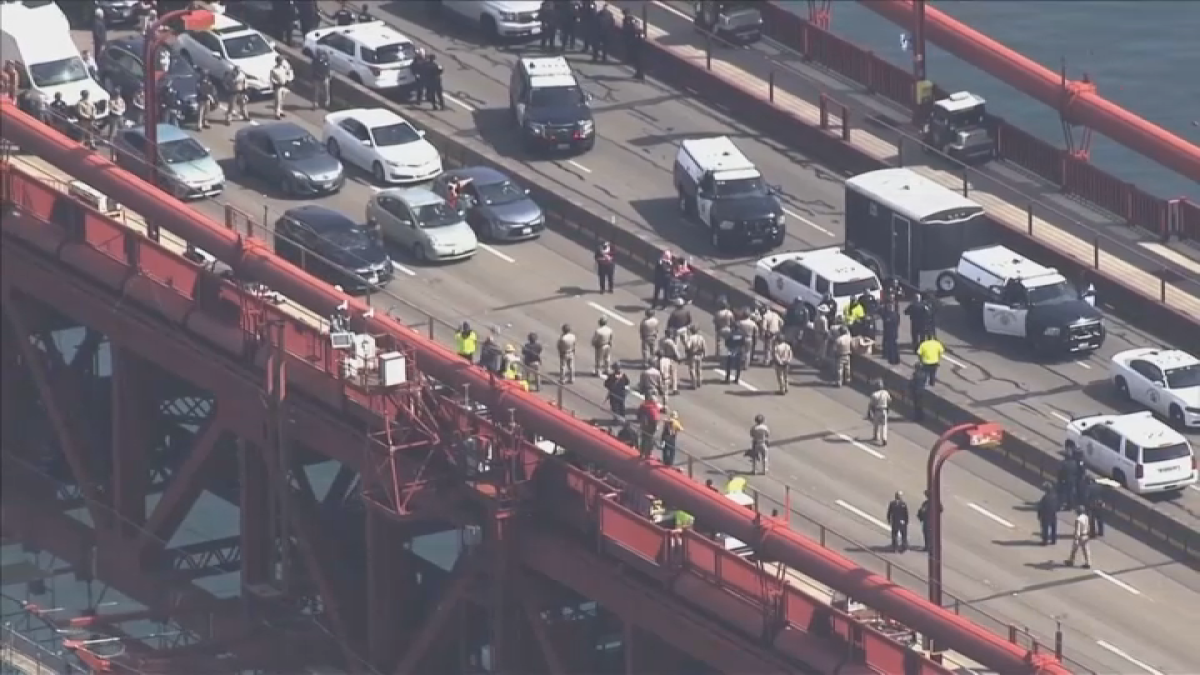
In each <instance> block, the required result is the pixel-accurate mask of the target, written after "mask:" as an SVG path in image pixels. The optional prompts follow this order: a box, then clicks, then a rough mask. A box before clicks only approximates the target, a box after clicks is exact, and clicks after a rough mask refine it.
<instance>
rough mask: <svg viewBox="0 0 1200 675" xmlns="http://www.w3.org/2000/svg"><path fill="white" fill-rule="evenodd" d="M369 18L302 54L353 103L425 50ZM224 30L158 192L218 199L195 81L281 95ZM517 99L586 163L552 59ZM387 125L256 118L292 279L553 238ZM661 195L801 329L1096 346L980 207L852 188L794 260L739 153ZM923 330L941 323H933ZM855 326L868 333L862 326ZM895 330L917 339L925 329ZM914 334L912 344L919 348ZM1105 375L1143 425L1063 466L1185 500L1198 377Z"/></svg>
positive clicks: (190, 54) (236, 35) (477, 169)
mask: <svg viewBox="0 0 1200 675" xmlns="http://www.w3.org/2000/svg"><path fill="white" fill-rule="evenodd" d="M447 4H449V3H447ZM481 4H484V5H488V4H489V3H481ZM500 4H508V5H531V6H536V5H537V4H538V3H537V2H532V3H514V2H508V3H500ZM9 14H12V15H13V16H16V14H14V13H13V12H9ZM505 16H507V15H505ZM367 18H368V19H369V20H365V21H362V22H359V23H349V24H344V25H337V26H333V27H325V28H319V29H317V30H314V31H310V32H309V33H308V34H306V35H304V36H303V39H302V45H303V52H304V54H305V55H306V56H308V57H309V58H312V59H322V60H323V61H324V62H326V63H327V64H328V66H329V70H330V72H331V73H334V74H338V75H341V76H344V77H346V78H348V79H349V80H351V81H353V82H354V83H356V84H358V85H359V86H363V87H368V88H371V89H375V90H379V91H384V92H394V91H395V90H401V91H403V90H405V89H406V88H409V87H411V86H412V84H413V82H414V80H415V77H414V73H413V67H414V63H416V62H417V59H419V58H421V50H420V49H419V48H418V47H417V46H416V45H415V44H414V42H413V41H412V40H411V39H409V38H408V37H406V36H405V35H403V34H402V33H400V32H399V31H397V30H396V29H394V28H393V27H391V26H390V25H388V24H387V23H385V22H383V21H377V20H373V19H370V18H369V17H367ZM510 18H511V17H510ZM216 19H217V20H216V21H215V23H214V24H213V25H212V26H211V27H209V28H207V29H201V30H186V31H184V32H183V33H181V34H180V35H179V36H178V38H177V39H176V40H175V41H174V42H173V44H172V47H171V53H170V54H169V55H168V56H167V57H165V58H166V60H167V62H166V63H164V64H163V65H164V66H165V67H164V68H161V70H162V71H163V73H164V75H163V77H164V78H165V80H164V81H165V82H166V83H167V84H169V88H170V90H171V91H172V92H173V95H174V96H176V97H177V98H178V101H179V106H180V110H179V111H178V112H180V113H181V114H180V115H179V117H178V118H177V119H178V121H179V124H168V123H161V124H159V125H158V126H157V134H156V137H157V143H158V156H159V158H160V162H159V163H160V168H159V175H160V176H162V177H165V180H160V182H159V184H160V185H162V186H163V187H164V188H165V189H167V190H169V191H170V192H172V193H173V194H174V195H175V196H176V197H178V198H180V199H201V198H206V197H211V196H214V195H217V194H219V193H221V192H222V190H223V189H224V188H225V185H226V183H227V181H228V178H227V176H226V175H225V173H224V171H223V169H222V167H221V165H220V164H219V163H218V162H217V161H216V160H215V159H214V157H213V156H212V153H211V152H210V151H209V150H208V149H207V148H206V147H205V146H204V145H203V144H202V143H200V142H199V141H198V140H197V139H196V138H194V137H193V136H192V135H191V133H190V132H188V131H185V130H184V129H183V128H181V126H180V125H181V124H183V123H185V122H186V121H188V120H189V119H194V116H195V111H196V110H197V109H198V108H197V105H198V104H197V103H196V99H197V96H198V93H197V92H198V90H199V87H198V85H197V82H198V79H199V78H200V77H204V76H207V77H211V78H214V79H216V80H217V81H218V82H223V81H225V80H226V79H227V77H226V76H227V75H229V74H230V73H234V74H235V75H236V74H237V73H241V74H242V76H244V82H245V91H246V92H247V93H248V94H254V95H261V96H266V97H270V96H272V95H273V89H274V85H273V84H272V83H273V81H275V80H276V79H277V77H278V75H277V74H276V73H275V72H274V69H275V68H276V67H281V66H280V64H281V63H283V61H282V60H281V59H280V56H279V53H278V52H277V51H276V49H275V44H274V42H272V41H271V40H270V39H269V38H267V37H266V36H264V35H263V34H262V33H260V32H259V31H258V30H256V29H255V28H252V27H250V26H248V25H246V24H243V23H240V22H239V21H236V20H234V19H233V18H230V17H228V16H224V15H220V16H217V17H216ZM509 23H511V21H510V22H508V23H505V22H504V21H501V22H499V23H496V21H493V22H492V23H491V24H490V25H488V26H485V28H489V30H491V31H501V32H503V31H502V29H503V30H507V28H505V27H506V26H508V25H509ZM64 25H65V23H64ZM534 25H535V26H536V23H535V24H534ZM5 35H6V40H7V39H8V36H9V33H8V32H7V31H6V33H5ZM13 40H16V37H13ZM142 47H143V45H142V43H141V39H140V38H122V39H114V40H112V41H110V42H109V43H108V44H107V45H106V46H105V47H104V49H103V50H102V51H101V52H100V53H99V54H98V55H97V56H98V61H99V63H98V65H97V67H96V68H95V69H94V75H93V77H98V78H100V79H101V80H102V81H103V83H104V86H103V88H101V87H100V86H99V85H98V84H97V87H96V88H97V89H98V90H99V91H100V92H102V93H103V92H105V91H107V92H108V94H109V95H112V93H113V92H119V93H118V95H124V96H129V95H130V92H131V91H132V89H133V88H134V87H135V86H136V83H137V82H138V81H140V80H141V79H142V78H143V77H144V71H145V68H144V64H143V63H142V62H141V54H142ZM13 48H14V49H26V46H25V45H24V44H23V43H18V44H16V46H14V47H13ZM509 90H510V91H509V101H508V107H509V113H510V115H509V117H510V119H511V121H512V124H513V125H514V129H513V132H514V135H515V136H517V137H519V138H520V139H521V140H522V143H523V146H524V147H525V148H526V150H527V151H528V152H529V153H530V154H531V155H532V156H542V155H545V154H551V155H553V154H563V153H567V154H575V153H582V152H588V151H589V150H591V148H592V147H593V146H594V144H595V140H596V120H595V119H594V118H593V115H592V112H591V110H590V105H589V102H590V100H591V97H590V96H589V95H588V94H587V93H586V91H585V90H584V88H583V87H582V86H581V84H580V81H579V80H578V79H577V77H576V75H575V73H574V71H573V69H572V67H571V65H570V63H569V62H568V61H567V60H566V59H565V58H563V57H562V56H523V57H521V58H518V59H516V60H515V62H514V65H513V69H512V74H511V78H510V82H509ZM222 95H224V93H222ZM960 98H961V97H960ZM277 110H278V104H277ZM398 110H400V108H398V107H395V106H390V107H387V108H382V107H380V108H354V109H344V110H338V111H335V112H329V113H327V114H326V115H325V116H324V118H323V121H322V123H321V124H320V129H319V131H318V132H316V133H319V137H317V136H316V135H314V133H310V132H309V131H308V130H306V129H305V128H304V127H303V126H302V125H300V124H297V123H295V122H292V121H288V120H287V119H276V120H273V121H265V122H260V121H257V120H256V121H254V122H253V123H252V124H251V125H247V126H244V127H241V128H240V129H239V130H237V132H236V133H235V134H234V141H233V155H234V161H233V166H234V168H235V169H236V171H237V172H238V173H239V174H240V175H244V176H255V177H258V178H260V179H262V180H263V181H264V182H267V183H268V184H270V185H272V186H275V187H276V188H277V189H278V190H279V191H280V192H281V193H283V194H285V195H287V196H289V197H292V198H296V199H301V200H304V199H312V200H318V201H315V202H314V203H312V204H305V205H298V206H296V207H295V208H292V209H290V210H288V211H287V213H285V214H284V215H283V217H281V218H279V220H278V221H277V222H276V223H275V237H276V247H277V250H278V251H279V252H280V254H281V255H283V256H284V257H287V258H289V259H292V260H295V261H297V262H298V263H302V262H303V260H302V259H303V258H304V257H305V256H302V255H300V251H302V250H308V251H311V252H314V253H317V254H318V255H316V256H308V258H310V259H311V258H314V257H315V258H320V259H321V261H322V262H321V263H320V266H319V269H318V268H317V267H313V268H311V271H313V272H314V273H315V274H318V275H320V276H322V277H324V278H326V279H327V280H328V281H329V282H330V283H334V284H337V285H339V286H341V287H343V288H344V289H346V290H347V291H368V290H370V289H373V288H378V287H380V286H382V285H384V284H387V283H389V282H390V281H391V280H392V279H393V278H394V276H395V275H394V271H393V261H392V257H391V255H392V253H389V252H393V253H397V254H401V253H402V254H403V255H406V256H408V257H411V258H412V259H413V260H415V261H417V262H418V263H419V264H440V263H452V262H461V261H468V260H470V259H471V258H472V257H473V256H474V254H475V252H476V250H477V248H479V247H480V244H481V242H496V243H510V242H511V243H519V242H522V241H527V240H532V239H536V238H537V237H538V236H539V235H540V234H541V233H542V232H543V231H544V230H545V227H546V222H545V216H544V214H543V212H542V209H541V208H540V207H539V205H538V204H537V202H536V201H535V200H534V199H533V198H532V196H531V192H530V191H529V190H528V189H526V188H525V187H523V186H521V185H520V184H519V183H518V182H517V181H515V180H513V179H512V178H511V177H510V176H508V175H507V174H506V173H504V172H503V171H502V170H500V169H498V168H494V167H483V166H474V167H453V168H450V169H447V167H446V166H445V165H444V163H443V158H442V156H441V154H440V152H439V150H438V148H437V147H436V146H434V145H433V144H432V143H430V142H429V141H428V140H426V138H425V132H424V131H423V130H421V129H419V128H418V127H417V126H415V125H414V124H413V123H412V122H411V121H410V120H408V119H406V117H405V116H404V114H402V113H401V112H398ZM276 117H277V118H278V117H280V115H278V114H277V115H276ZM111 138H112V140H111V143H112V146H113V150H114V156H115V158H116V160H117V161H118V162H119V163H121V164H122V166H125V167H126V168H130V169H132V170H134V171H138V172H141V173H145V172H144V170H143V169H142V168H141V167H142V163H141V158H142V157H143V152H144V150H145V146H146V144H147V143H148V142H149V139H148V138H147V134H146V132H145V130H144V129H143V128H142V127H140V126H137V125H136V123H135V124H132V125H126V126H124V127H123V128H121V129H119V130H116V131H115V133H112V135H111ZM352 174H354V175H361V176H362V177H363V179H364V180H367V179H369V181H370V183H371V184H372V185H373V188H374V191H373V194H372V195H371V196H370V198H369V200H368V201H367V203H365V204H364V205H363V209H364V210H363V212H362V213H354V214H348V213H340V212H338V211H335V210H333V209H331V208H328V207H326V206H323V205H321V204H320V203H319V200H320V198H322V197H324V196H327V195H332V194H336V193H338V192H339V191H340V190H342V189H343V187H344V186H345V185H346V184H347V182H348V180H350V176H351V175H352ZM673 178H674V191H675V194H676V196H677V197H678V204H679V211H680V214H681V217H682V219H683V221H684V222H686V223H687V224H688V226H689V227H692V228H694V229H696V230H698V231H699V233H700V234H701V236H702V237H703V238H704V239H705V240H707V241H710V242H711V245H712V247H713V248H714V249H716V250H717V251H718V252H733V251H737V252H745V251H754V252H757V253H756V257H757V256H759V255H761V256H762V257H761V259H760V260H758V262H757V265H756V268H755V277H754V280H753V282H752V287H753V290H754V291H755V292H756V293H757V294H758V295H760V296H762V297H763V298H764V299H769V300H772V301H775V302H777V303H779V304H781V305H784V306H785V307H789V308H793V307H795V308H799V309H800V310H802V311H803V312H804V313H805V315H806V316H807V317H808V323H809V324H811V323H812V320H813V319H814V318H815V317H817V316H818V315H826V316H828V317H829V319H830V323H832V324H843V325H849V324H851V319H854V323H856V324H857V325H858V326H860V327H866V326H870V327H871V328H870V329H869V330H868V329H867V328H859V330H860V331H862V333H861V334H862V335H867V334H868V333H869V337H871V338H874V328H873V326H874V325H875V323H876V321H877V320H879V319H881V318H883V317H882V315H881V308H882V307H883V306H885V305H888V304H889V303H890V304H891V306H892V307H893V311H896V310H898V309H899V307H898V305H897V304H896V299H897V298H898V297H899V294H898V293H897V292H896V291H898V290H899V289H901V288H903V289H905V291H906V292H907V293H908V296H909V297H910V298H913V299H914V300H913V302H914V305H916V304H917V303H933V304H936V305H939V306H940V303H942V302H943V301H945V302H946V303H947V304H948V305H949V304H950V301H953V304H954V305H956V306H957V309H958V311H961V312H962V313H963V315H964V316H965V318H966V319H968V322H969V323H971V324H973V325H974V326H975V327H976V328H977V329H978V330H979V331H981V332H982V333H984V334H986V335H992V336H996V337H997V339H998V340H1003V341H1010V342H1011V343H1012V344H1014V345H1017V346H1018V347H1020V348H1025V349H1028V350H1029V352H1030V353H1031V354H1032V355H1034V356H1035V357H1037V358H1039V359H1050V358H1062V357H1071V356H1074V355H1083V356H1087V355H1088V354H1091V353H1093V352H1095V351H1096V350H1097V349H1099V348H1100V347H1101V345H1102V344H1103V343H1104V341H1105V338H1106V335H1107V333H1106V328H1105V322H1104V315H1103V313H1102V312H1101V311H1100V310H1099V309H1097V308H1096V298H1095V291H1094V289H1092V288H1091V287H1090V286H1089V285H1086V284H1084V285H1083V286H1084V287H1082V288H1080V287H1077V286H1076V285H1075V284H1074V283H1073V282H1072V281H1071V280H1068V279H1067V278H1065V277H1064V276H1063V275H1062V274H1060V273H1059V272H1058V271H1057V270H1055V269H1054V268H1051V267H1046V266H1044V265H1041V264H1040V263H1038V262H1037V261H1034V260H1031V259H1029V258H1027V257H1025V256H1023V255H1021V254H1019V253H1016V252H1014V251H1011V250H1009V249H1007V248H1006V247H1004V246H998V245H995V243H994V237H993V236H992V234H991V232H990V229H989V227H990V225H989V224H988V223H987V222H986V218H985V209H984V208H983V207H982V206H980V205H979V204H976V203H974V202H973V201H972V200H970V199H968V198H967V197H964V196H963V195H962V194H961V193H960V192H957V191H954V190H950V189H948V188H946V187H944V186H941V185H940V184H936V183H933V182H932V181H930V180H929V179H927V178H924V177H923V176H921V175H919V174H917V173H915V172H913V171H911V170H909V169H905V168H897V169H883V170H879V171H872V172H868V173H865V174H861V175H858V176H854V177H852V178H850V179H847V180H846V181H845V183H844V184H845V204H846V206H845V230H846V241H845V243H844V244H843V245H842V246H835V247H822V248H819V249H813V250H807V251H777V250H775V249H776V248H777V247H780V246H783V245H784V244H785V242H786V236H785V235H786V231H787V223H786V217H785V212H784V209H783V208H782V205H781V202H780V201H779V197H778V196H779V194H780V193H781V189H780V188H778V187H776V186H774V185H772V184H770V183H769V182H768V179H769V178H770V177H769V176H765V175H764V174H762V173H761V172H760V170H759V168H758V167H756V166H755V164H754V163H753V161H752V160H751V159H749V158H748V157H747V156H746V155H745V154H744V153H743V152H742V151H741V150H739V148H738V147H737V144H736V142H735V141H734V140H732V139H729V138H725V137H720V138H704V139H681V140H680V141H679V143H678V148H677V152H676V155H675V162H674V170H673ZM670 188H671V186H666V190H665V191H664V192H666V193H667V194H669V190H670ZM909 309H910V310H911V309H912V307H910V308H909ZM918 309H920V308H918ZM922 311H924V310H922ZM854 312H859V313H860V314H859V315H857V316H856V315H854ZM928 312H929V315H930V316H932V315H933V314H935V310H934V309H933V308H932V306H931V307H930V308H929V309H928ZM864 313H865V316H866V318H867V320H866V321H862V322H858V321H857V319H860V318H862V316H863V314H864ZM905 313H906V314H909V315H910V317H911V318H912V320H913V321H916V320H917V318H918V316H917V315H918V314H919V312H918V313H912V312H909V311H907V310H906V311H905ZM931 320H932V319H931ZM932 327H933V326H932V324H930V328H931V329H932ZM835 332H836V329H835ZM918 332H919V331H917V330H916V328H914V341H915V339H916V336H917V334H918ZM927 332H931V333H933V332H934V331H932V330H931V331H927ZM859 334H860V333H856V336H857V335H859ZM887 339H888V338H887V329H886V320H885V330H884V341H885V342H886V341H887ZM893 339H894V337H893ZM884 352H885V353H886V352H887V346H886V345H885V346H884ZM1110 368H1111V372H1110V375H1109V379H1110V382H1111V385H1112V387H1113V391H1114V392H1115V393H1116V394H1117V395H1119V397H1120V398H1122V399H1124V400H1125V401H1127V402H1129V403H1130V404H1133V405H1136V406H1139V407H1141V408H1144V412H1133V413H1129V414H1124V415H1093V416H1088V417H1081V418H1076V419H1073V420H1071V421H1070V422H1068V423H1067V427H1066V430H1065V434H1064V436H1065V438H1064V441H1063V443H1064V446H1063V447H1064V449H1065V451H1067V452H1068V453H1079V454H1080V455H1081V458H1082V459H1083V460H1084V461H1085V462H1087V463H1088V464H1089V465H1090V466H1091V467H1092V468H1093V469H1094V470H1095V471H1097V472H1099V473H1101V474H1102V475H1104V476H1105V477H1107V478H1110V479H1111V480H1113V481H1116V482H1118V483H1120V484H1122V485H1124V486H1125V487H1127V488H1128V489H1130V490H1133V491H1137V492H1146V493H1148V492H1156V491H1157V492H1163V491H1168V492H1169V491H1177V490H1180V489H1183V488H1185V487H1187V486H1189V485H1195V484H1196V482H1197V466H1196V456H1195V452H1194V450H1193V448H1192V446H1191V443H1190V442H1189V440H1188V439H1187V437H1186V436H1185V435H1183V434H1182V433H1180V432H1189V431H1196V430H1200V359H1198V358H1197V357H1196V356H1195V355H1193V354H1189V353H1186V352H1184V351H1180V350H1172V349H1158V348H1142V349H1133V350H1128V351H1123V352H1121V353H1119V354H1117V355H1115V356H1113V357H1112V358H1111V363H1110Z"/></svg>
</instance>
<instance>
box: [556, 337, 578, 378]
mask: <svg viewBox="0 0 1200 675" xmlns="http://www.w3.org/2000/svg"><path fill="white" fill-rule="evenodd" d="M575 342H576V339H575V333H573V332H571V325H570V324H566V323H564V324H563V327H562V335H559V336H558V345H557V346H558V381H559V382H562V383H563V384H572V383H574V382H575Z"/></svg>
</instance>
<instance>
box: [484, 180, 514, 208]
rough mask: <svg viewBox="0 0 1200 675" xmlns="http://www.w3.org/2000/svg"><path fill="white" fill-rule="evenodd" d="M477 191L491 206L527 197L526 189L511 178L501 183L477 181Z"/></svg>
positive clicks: (485, 202)
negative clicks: (514, 182) (481, 182)
mask: <svg viewBox="0 0 1200 675" xmlns="http://www.w3.org/2000/svg"><path fill="white" fill-rule="evenodd" d="M475 191H476V192H478V193H479V198H480V199H482V200H483V203H484V204H487V205H489V206H492V205H499V204H511V203H513V202H516V201H520V200H522V199H525V191H524V190H522V189H521V188H519V187H517V186H516V185H514V184H513V182H512V181H509V180H505V181H501V182H499V183H485V184H479V183H476V184H475Z"/></svg>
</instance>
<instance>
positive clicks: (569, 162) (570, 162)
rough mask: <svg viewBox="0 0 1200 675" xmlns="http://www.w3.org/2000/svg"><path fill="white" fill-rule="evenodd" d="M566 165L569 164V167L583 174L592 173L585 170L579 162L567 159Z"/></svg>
mask: <svg viewBox="0 0 1200 675" xmlns="http://www.w3.org/2000/svg"><path fill="white" fill-rule="evenodd" d="M567 164H570V165H571V166H573V167H575V168H576V169H579V170H580V171H582V172H584V173H591V172H592V170H591V169H589V168H587V167H586V166H584V165H582V164H580V163H579V162H576V161H575V160H573V159H568V160H567Z"/></svg>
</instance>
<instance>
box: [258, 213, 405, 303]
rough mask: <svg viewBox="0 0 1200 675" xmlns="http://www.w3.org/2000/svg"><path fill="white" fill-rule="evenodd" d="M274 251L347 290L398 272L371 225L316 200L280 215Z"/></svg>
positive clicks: (387, 278) (374, 284)
mask: <svg viewBox="0 0 1200 675" xmlns="http://www.w3.org/2000/svg"><path fill="white" fill-rule="evenodd" d="M275 252H276V253H278V254H279V255H280V257H282V258H283V259H284V260H287V261H289V262H291V263H292V264H294V265H296V266H298V267H300V268H302V269H305V270H307V271H308V272H309V273H310V274H312V275H313V276H316V277H319V278H321V279H324V280H326V281H328V282H330V283H332V284H336V285H338V286H341V287H342V288H343V289H345V290H346V291H347V292H355V291H369V290H372V289H374V288H377V287H379V286H383V285H384V284H386V283H387V282H389V281H391V280H392V277H393V276H395V270H394V269H393V267H392V259H391V258H390V257H388V254H387V252H386V251H384V250H383V246H381V245H380V244H379V239H378V238H377V237H376V236H374V234H373V233H372V232H371V231H370V230H369V229H368V228H366V227H363V226H362V225H360V224H359V223H357V222H355V221H354V220H353V219H352V218H350V217H349V216H346V215H345V214H343V213H340V212H338V211H334V210H333V209H330V208H327V207H324V206H319V205H317V204H307V205H305V206H297V207H296V208H294V209H288V210H287V212H285V213H284V214H283V215H282V216H281V217H280V218H279V220H277V221H275Z"/></svg>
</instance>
